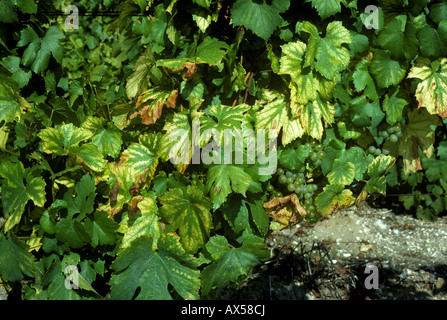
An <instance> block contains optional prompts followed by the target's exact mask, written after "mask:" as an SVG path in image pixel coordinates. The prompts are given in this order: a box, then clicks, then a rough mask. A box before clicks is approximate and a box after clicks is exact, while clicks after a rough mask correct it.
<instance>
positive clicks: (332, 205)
mask: <svg viewBox="0 0 447 320" xmlns="http://www.w3.org/2000/svg"><path fill="white" fill-rule="evenodd" d="M353 201H354V198H353V196H352V191H351V190H349V189H345V188H344V185H343V184H342V183H338V184H330V185H327V186H326V187H324V189H323V192H322V193H320V194H319V195H318V196H317V197H316V198H315V205H316V206H317V209H318V211H319V212H320V213H321V214H322V215H323V216H325V215H328V214H330V213H335V212H337V211H338V210H339V209H341V208H344V207H349V206H350V205H352V203H353Z"/></svg>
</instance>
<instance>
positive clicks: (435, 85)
mask: <svg viewBox="0 0 447 320" xmlns="http://www.w3.org/2000/svg"><path fill="white" fill-rule="evenodd" d="M408 78H417V79H420V80H422V82H420V83H419V84H418V85H417V88H416V93H415V96H416V100H417V101H418V102H419V108H425V109H427V111H428V112H429V113H430V114H438V115H440V116H442V115H443V114H444V113H445V112H447V58H442V59H439V60H436V61H433V62H431V63H430V60H429V59H427V58H420V59H418V60H417V63H416V65H415V66H413V67H412V68H411V70H410V73H409V74H408ZM442 117H443V118H444V117H445V116H442Z"/></svg>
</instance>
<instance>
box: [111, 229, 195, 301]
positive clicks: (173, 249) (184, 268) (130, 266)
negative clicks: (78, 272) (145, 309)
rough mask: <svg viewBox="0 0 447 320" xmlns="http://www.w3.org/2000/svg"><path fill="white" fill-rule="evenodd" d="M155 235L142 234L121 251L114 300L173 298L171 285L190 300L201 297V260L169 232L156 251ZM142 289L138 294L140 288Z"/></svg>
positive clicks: (116, 265) (114, 265)
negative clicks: (186, 249)
mask: <svg viewBox="0 0 447 320" xmlns="http://www.w3.org/2000/svg"><path fill="white" fill-rule="evenodd" d="M152 242H153V239H152V237H151V236H141V237H139V238H137V239H136V240H134V241H133V242H132V243H131V245H130V247H128V248H125V249H124V250H121V251H119V252H118V255H117V258H116V260H115V261H114V262H113V263H112V269H113V270H114V271H115V273H113V274H112V277H111V279H110V284H111V291H110V295H111V297H112V298H113V299H118V300H130V299H132V298H134V297H135V299H137V300H172V296H171V294H170V293H169V290H168V285H169V284H170V285H172V287H173V289H174V290H175V291H176V292H177V293H178V294H179V295H180V296H181V297H182V298H183V299H186V300H192V299H198V298H199V287H200V280H199V271H198V270H196V267H197V264H198V263H197V261H196V260H195V259H194V258H193V257H192V256H190V255H188V254H187V253H186V252H185V251H184V249H183V248H182V246H181V244H180V242H179V238H178V237H176V236H174V235H172V234H168V235H166V237H165V238H164V239H161V240H160V241H159V243H158V250H157V251H153V250H152ZM138 288H140V289H141V290H139V292H138V293H136V291H137V289H138Z"/></svg>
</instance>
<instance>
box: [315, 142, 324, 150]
mask: <svg viewBox="0 0 447 320" xmlns="http://www.w3.org/2000/svg"><path fill="white" fill-rule="evenodd" d="M316 149H317V151H321V150H323V145H322V144H321V143H319V144H318V145H317V146H316Z"/></svg>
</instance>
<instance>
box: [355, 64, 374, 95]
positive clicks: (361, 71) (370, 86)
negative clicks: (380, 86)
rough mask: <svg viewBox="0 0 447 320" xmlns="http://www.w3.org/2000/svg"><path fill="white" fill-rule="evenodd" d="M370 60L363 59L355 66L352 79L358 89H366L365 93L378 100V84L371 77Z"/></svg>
mask: <svg viewBox="0 0 447 320" xmlns="http://www.w3.org/2000/svg"><path fill="white" fill-rule="evenodd" d="M369 65H370V62H369V61H367V60H361V61H360V62H359V63H357V65H356V66H355V71H354V73H353V74H352V79H353V82H354V87H355V89H356V90H357V91H362V90H365V91H364V94H365V95H366V96H367V97H368V98H370V99H371V100H377V99H378V98H379V96H378V94H377V91H376V85H375V83H374V80H373V78H372V77H371V75H370V73H369V70H368V67H369Z"/></svg>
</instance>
